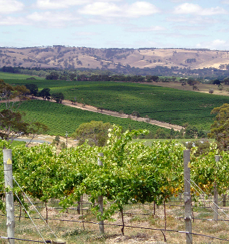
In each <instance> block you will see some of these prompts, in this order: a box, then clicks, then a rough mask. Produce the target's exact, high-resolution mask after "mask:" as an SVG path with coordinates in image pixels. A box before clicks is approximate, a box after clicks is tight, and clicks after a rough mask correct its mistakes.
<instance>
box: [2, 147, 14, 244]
mask: <svg viewBox="0 0 229 244" xmlns="http://www.w3.org/2000/svg"><path fill="white" fill-rule="evenodd" d="M3 164H4V178H5V188H11V189H13V172H12V150H11V149H3ZM6 216H7V221H6V225H7V236H8V238H14V228H15V221H14V195H13V192H12V190H10V191H8V192H6ZM9 243H10V244H14V239H9Z"/></svg>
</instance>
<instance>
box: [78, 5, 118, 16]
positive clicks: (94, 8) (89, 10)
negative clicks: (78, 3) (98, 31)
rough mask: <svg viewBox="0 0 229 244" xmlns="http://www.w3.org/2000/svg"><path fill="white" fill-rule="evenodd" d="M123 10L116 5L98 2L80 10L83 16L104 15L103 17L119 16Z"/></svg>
mask: <svg viewBox="0 0 229 244" xmlns="http://www.w3.org/2000/svg"><path fill="white" fill-rule="evenodd" d="M121 12H122V9H121V8H120V7H118V6H117V5H116V4H114V3H106V2H96V3H92V4H88V5H86V6H85V7H84V8H82V9H81V10H80V13H82V14H88V15H103V16H112V17H114V16H118V15H120V13H121Z"/></svg>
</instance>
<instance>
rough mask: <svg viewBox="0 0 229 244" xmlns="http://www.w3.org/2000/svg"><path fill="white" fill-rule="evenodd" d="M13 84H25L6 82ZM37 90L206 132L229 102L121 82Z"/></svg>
mask: <svg viewBox="0 0 229 244" xmlns="http://www.w3.org/2000/svg"><path fill="white" fill-rule="evenodd" d="M6 82H9V83H12V84H25V83H28V81H23V80H6ZM33 83H35V84H37V85H38V87H39V89H42V88H44V87H49V88H50V89H51V92H63V93H64V95H65V99H69V100H74V99H76V101H77V102H81V103H85V104H90V105H93V106H96V107H99V108H104V109H109V110H113V111H118V112H119V111H121V110H122V111H123V112H124V113H127V114H131V113H132V112H133V111H138V112H139V114H140V116H141V117H145V116H146V115H147V116H149V117H150V118H151V119H156V120H159V121H164V122H168V123H172V124H178V125H183V124H184V123H187V122H188V123H189V124H191V125H195V126H197V127H198V128H199V129H204V130H209V128H210V125H211V124H212V122H213V117H214V115H211V114H210V112H211V110H212V109H213V108H214V107H217V106H221V105H222V104H224V103H228V102H229V97H226V96H218V95H212V94H204V93H197V92H192V91H181V90H176V89H171V88H165V87H159V86H152V85H145V84H135V83H120V82H88V81H84V82H77V81H47V80H41V81H38V80H37V81H34V82H33Z"/></svg>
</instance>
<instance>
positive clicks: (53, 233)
mask: <svg viewBox="0 0 229 244" xmlns="http://www.w3.org/2000/svg"><path fill="white" fill-rule="evenodd" d="M13 180H14V181H15V182H16V184H17V185H18V187H19V188H20V190H21V191H22V193H23V194H24V195H25V196H26V198H27V200H28V201H29V202H30V204H31V205H32V206H33V208H34V209H35V210H36V212H37V213H38V215H39V216H40V217H41V219H42V220H43V222H44V223H45V224H46V226H48V228H49V230H50V231H51V232H52V234H53V235H54V236H55V237H56V238H57V235H56V234H55V233H54V231H53V230H52V229H51V228H50V226H49V225H48V223H47V222H46V221H45V220H44V218H43V216H42V215H41V214H40V212H39V211H38V210H37V208H36V207H35V205H34V204H33V203H32V201H31V200H30V198H29V197H28V196H27V194H26V193H25V192H24V191H23V189H22V188H21V186H20V185H19V183H18V182H17V181H16V179H15V178H14V177H13Z"/></svg>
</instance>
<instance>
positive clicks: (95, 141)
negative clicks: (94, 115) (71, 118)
mask: <svg viewBox="0 0 229 244" xmlns="http://www.w3.org/2000/svg"><path fill="white" fill-rule="evenodd" d="M109 128H111V124H110V123H109V122H108V123H103V122H102V121H91V122H90V123H83V124H81V125H80V126H79V127H78V128H77V129H76V131H75V132H74V133H73V134H72V137H73V138H76V139H78V140H79V145H82V144H83V143H84V142H85V140H87V142H88V143H89V145H91V146H92V145H96V146H100V147H101V146H104V145H105V144H106V141H107V138H108V137H107V136H108V129H109Z"/></svg>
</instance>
